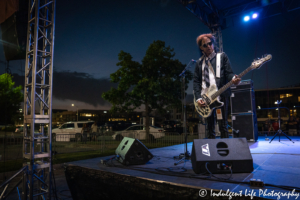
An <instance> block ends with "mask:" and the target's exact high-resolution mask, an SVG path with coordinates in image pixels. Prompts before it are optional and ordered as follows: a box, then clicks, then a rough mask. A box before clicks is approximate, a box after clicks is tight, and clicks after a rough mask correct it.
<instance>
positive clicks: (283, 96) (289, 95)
mask: <svg viewBox="0 0 300 200" xmlns="http://www.w3.org/2000/svg"><path fill="white" fill-rule="evenodd" d="M292 96H293V94H281V95H280V99H283V98H287V97H292ZM298 99H299V97H298Z"/></svg>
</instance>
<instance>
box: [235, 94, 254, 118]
mask: <svg viewBox="0 0 300 200" xmlns="http://www.w3.org/2000/svg"><path fill="white" fill-rule="evenodd" d="M230 100H231V101H230V103H231V114H238V113H255V112H256V108H255V95H254V91H253V90H239V91H232V92H231V98H230Z"/></svg>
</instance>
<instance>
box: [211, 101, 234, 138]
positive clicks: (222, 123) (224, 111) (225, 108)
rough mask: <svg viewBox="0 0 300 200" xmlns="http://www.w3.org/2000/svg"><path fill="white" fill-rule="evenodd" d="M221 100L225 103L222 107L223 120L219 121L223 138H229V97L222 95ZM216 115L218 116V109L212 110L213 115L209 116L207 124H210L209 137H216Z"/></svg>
mask: <svg viewBox="0 0 300 200" xmlns="http://www.w3.org/2000/svg"><path fill="white" fill-rule="evenodd" d="M221 102H223V103H224V105H223V106H222V107H220V108H221V111H222V120H218V122H219V129H220V132H221V138H229V136H228V127H227V125H228V121H227V116H228V103H229V97H224V96H221ZM215 116H216V109H214V111H213V112H212V114H211V116H209V117H208V118H207V126H208V138H215V135H216V132H215V122H216V120H215Z"/></svg>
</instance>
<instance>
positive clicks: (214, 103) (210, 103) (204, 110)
mask: <svg viewBox="0 0 300 200" xmlns="http://www.w3.org/2000/svg"><path fill="white" fill-rule="evenodd" d="M216 91H217V86H216V85H211V86H210V87H209V88H205V89H204V91H203V92H202V95H201V98H202V99H203V100H204V101H205V102H206V106H204V107H201V106H199V104H198V103H197V102H196V99H195V96H194V104H195V108H196V110H197V112H198V113H199V114H200V115H201V117H204V118H207V117H209V116H210V115H211V114H212V112H213V110H214V109H215V108H219V107H222V106H223V105H224V103H223V102H221V101H220V100H219V98H215V99H213V98H212V95H213V94H214V93H215V92H216Z"/></svg>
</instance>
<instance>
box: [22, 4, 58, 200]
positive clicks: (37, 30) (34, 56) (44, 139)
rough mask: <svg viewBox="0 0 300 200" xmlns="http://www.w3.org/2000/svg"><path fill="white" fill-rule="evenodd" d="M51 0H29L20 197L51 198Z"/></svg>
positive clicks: (52, 45) (52, 49) (53, 27)
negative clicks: (25, 167) (23, 169)
mask: <svg viewBox="0 0 300 200" xmlns="http://www.w3.org/2000/svg"><path fill="white" fill-rule="evenodd" d="M55 7H56V5H55V0H29V7H28V26H27V46H26V63H25V85H24V135H23V138H24V140H23V158H24V160H25V162H24V163H23V166H27V170H26V172H25V173H24V175H23V189H22V199H30V200H31V199H51V185H52V134H51V133H52V129H51V124H52V88H53V87H52V85H53V84H52V83H53V56H54V33H55Z"/></svg>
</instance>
